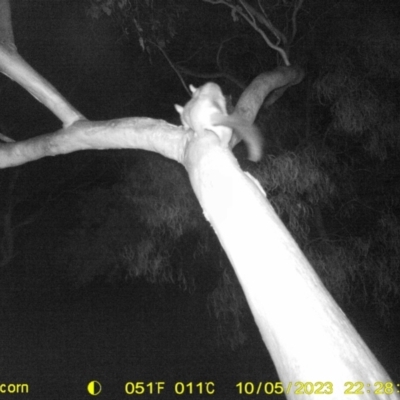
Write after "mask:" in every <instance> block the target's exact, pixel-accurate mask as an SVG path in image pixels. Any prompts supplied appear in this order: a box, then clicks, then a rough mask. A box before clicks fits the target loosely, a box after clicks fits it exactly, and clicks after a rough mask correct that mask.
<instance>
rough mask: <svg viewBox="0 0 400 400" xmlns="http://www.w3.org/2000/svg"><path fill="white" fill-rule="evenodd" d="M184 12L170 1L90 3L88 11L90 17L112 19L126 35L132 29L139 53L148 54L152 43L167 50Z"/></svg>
mask: <svg viewBox="0 0 400 400" xmlns="http://www.w3.org/2000/svg"><path fill="white" fill-rule="evenodd" d="M185 12H186V7H185V6H183V5H179V4H178V3H177V2H175V1H173V0H145V1H142V0H90V3H89V7H88V9H87V13H88V15H89V16H91V17H92V18H95V19H98V18H100V16H101V15H102V14H105V15H107V16H109V17H110V16H112V17H113V18H114V20H115V21H116V23H117V24H118V25H119V26H120V27H121V28H122V30H123V31H125V33H130V31H131V30H132V31H133V32H134V33H135V34H136V35H137V36H138V40H139V44H140V47H141V48H142V50H143V51H146V52H148V53H149V54H150V53H152V46H153V45H154V44H155V45H157V46H158V47H160V48H165V47H166V45H167V44H168V43H169V42H170V41H171V39H172V38H173V37H174V36H175V35H176V29H177V28H176V25H177V20H178V18H179V17H180V15H181V14H183V13H185ZM132 28H133V29H132Z"/></svg>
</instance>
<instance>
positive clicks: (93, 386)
mask: <svg viewBox="0 0 400 400" xmlns="http://www.w3.org/2000/svg"><path fill="white" fill-rule="evenodd" d="M87 391H88V392H89V393H90V394H91V395H92V396H97V395H98V394H99V393H100V392H101V384H100V382H98V381H91V382H89V384H88V385H87Z"/></svg>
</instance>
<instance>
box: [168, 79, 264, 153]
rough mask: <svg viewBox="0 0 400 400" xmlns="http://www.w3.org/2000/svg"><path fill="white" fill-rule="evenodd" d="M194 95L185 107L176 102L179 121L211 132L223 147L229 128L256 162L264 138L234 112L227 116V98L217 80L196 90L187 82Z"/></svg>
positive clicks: (228, 135)
mask: <svg viewBox="0 0 400 400" xmlns="http://www.w3.org/2000/svg"><path fill="white" fill-rule="evenodd" d="M190 90H191V91H192V93H193V95H192V98H191V99H190V100H189V102H188V103H187V104H186V105H185V106H184V107H182V106H179V105H175V108H176V110H177V111H178V112H179V114H180V116H181V121H182V124H183V126H184V127H185V128H187V129H189V128H190V129H193V130H194V131H195V132H199V133H205V131H206V130H208V131H212V132H214V133H215V134H216V135H217V136H218V137H219V138H220V140H221V143H222V144H223V145H224V146H228V145H229V142H230V139H231V136H232V130H233V131H234V135H237V136H238V137H239V138H240V139H242V140H243V141H244V142H245V144H246V146H247V150H248V153H249V159H250V160H251V161H259V160H260V159H261V156H262V148H263V140H262V136H261V133H260V132H259V130H258V129H257V127H256V126H254V125H253V124H250V123H249V122H247V121H246V120H245V119H244V118H243V117H241V116H239V115H235V114H231V115H228V112H227V110H226V100H225V97H224V95H223V93H222V90H221V88H220V87H219V86H218V85H217V84H216V83H212V82H209V83H206V84H205V85H203V86H201V87H199V88H198V89H196V88H195V87H194V86H192V85H190Z"/></svg>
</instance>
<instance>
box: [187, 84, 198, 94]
mask: <svg viewBox="0 0 400 400" xmlns="http://www.w3.org/2000/svg"><path fill="white" fill-rule="evenodd" d="M189 89H190V91H191V92H192V93H194V92H195V91H196V90H197V88H196V87H194V86H193V85H189Z"/></svg>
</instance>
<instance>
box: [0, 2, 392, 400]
mask: <svg viewBox="0 0 400 400" xmlns="http://www.w3.org/2000/svg"><path fill="white" fill-rule="evenodd" d="M0 36H1V37H0V71H1V72H3V73H4V74H6V75H7V76H9V77H10V78H11V79H14V80H15V81H16V82H18V83H19V84H20V85H22V86H23V87H25V88H26V89H27V90H28V91H30V93H31V94H32V95H34V96H35V97H36V98H37V99H38V100H39V101H41V102H42V103H43V104H44V105H45V106H46V107H47V108H49V109H50V110H51V111H52V112H53V113H54V114H55V115H57V117H58V118H59V119H60V120H61V122H62V124H63V127H64V128H63V129H60V130H59V131H58V132H55V133H53V134H47V135H42V136H39V137H36V138H33V139H29V140H26V141H20V142H17V143H14V142H13V140H11V139H10V138H7V137H5V136H4V135H0V140H1V139H2V140H3V141H5V142H6V143H3V144H0V168H7V167H10V166H15V165H20V164H24V163H27V162H29V161H33V160H36V159H39V158H42V157H45V156H54V155H57V154H65V153H70V152H73V151H78V150H85V149H110V148H113V149H115V148H125V149H126V148H140V149H145V150H149V151H155V152H158V153H160V154H162V155H164V156H166V157H169V158H171V159H174V160H176V161H178V162H181V163H182V164H183V165H184V166H185V167H186V169H187V170H188V173H189V176H190V181H191V183H192V186H193V189H194V191H195V193H196V195H197V197H198V199H199V201H200V204H201V206H202V207H203V210H204V215H205V216H206V218H207V219H208V220H209V221H210V223H211V225H212V226H213V228H214V230H215V232H216V233H217V235H218V238H219V240H220V241H221V244H222V246H223V247H224V249H225V251H226V253H227V254H228V256H229V258H230V260H231V262H232V265H233V267H234V269H235V271H236V274H237V275H238V277H239V280H240V282H241V285H242V287H243V289H244V292H245V294H246V297H247V300H248V302H249V305H250V308H251V310H252V312H253V314H254V318H255V321H256V323H257V325H258V327H259V329H260V332H261V335H262V338H263V340H264V342H265V344H266V346H267V348H268V350H269V352H270V353H271V356H272V359H273V361H274V363H275V366H276V368H277V371H278V374H279V377H280V379H281V381H282V384H278V383H277V384H275V391H276V392H277V393H280V392H281V393H285V394H286V396H287V397H288V398H289V399H301V398H305V399H313V398H315V399H317V398H318V399H320V398H321V394H327V395H328V397H329V398H330V399H342V398H345V397H347V393H346V390H348V391H349V392H348V394H351V393H353V395H352V396H351V397H352V398H353V399H354V398H360V399H374V398H375V399H377V398H383V395H384V394H385V393H386V395H390V398H399V397H398V395H397V394H396V393H394V392H393V393H391V392H390V390H391V386H390V384H386V383H387V382H390V381H391V380H390V378H389V376H388V375H387V373H386V372H385V370H384V369H383V368H382V366H381V365H380V363H379V362H378V361H377V359H376V358H375V357H374V355H373V354H372V353H371V351H370V350H369V349H368V347H367V346H366V345H365V343H364V342H363V340H362V339H361V338H360V336H359V335H358V333H357V332H356V331H355V330H354V328H353V327H352V325H351V324H350V322H349V320H348V319H347V318H346V316H345V315H344V314H343V312H342V311H341V310H340V308H339V307H338V306H337V304H336V303H335V302H334V300H333V299H332V297H331V296H330V294H329V293H328V292H327V290H326V289H325V287H324V286H323V284H322V283H321V281H320V279H319V278H318V276H317V275H316V273H315V272H314V270H313V269H312V267H311V266H310V264H309V263H308V261H307V260H306V259H305V257H304V255H303V254H302V252H301V251H300V250H299V248H298V246H297V245H296V243H295V242H294V240H293V239H292V237H291V236H290V234H289V233H288V231H287V230H286V229H285V227H284V226H283V224H282V222H281V221H280V219H279V218H278V217H277V215H276V214H275V212H274V210H273V209H272V207H271V205H270V204H269V202H268V201H267V199H266V197H265V195H264V193H263V192H262V189H261V188H260V186H259V185H258V184H257V183H256V181H255V180H254V179H253V178H251V176H250V175H248V174H246V173H244V172H243V171H241V169H240V168H239V166H238V163H237V161H236V160H235V158H234V157H233V155H232V153H231V151H230V150H229V149H228V148H224V147H222V146H221V143H220V142H219V140H218V138H217V137H216V135H214V134H212V133H207V132H204V133H203V134H199V133H197V134H195V133H194V132H192V131H186V130H184V129H182V128H181V127H176V126H173V125H170V124H167V123H166V122H165V121H157V120H152V119H148V118H126V119H120V120H112V121H105V122H91V121H87V120H86V119H85V118H84V117H83V116H82V114H80V113H79V112H78V111H77V110H75V109H74V108H73V107H72V106H71V105H70V104H69V103H68V102H67V101H66V100H65V99H64V98H63V97H62V96H61V95H60V94H59V93H58V92H57V90H56V89H55V88H54V87H53V86H52V85H50V84H49V83H48V82H47V81H46V80H45V79H43V78H42V77H41V76H39V75H38V74H37V73H36V72H35V71H34V70H33V69H32V68H31V67H30V66H29V65H28V64H27V63H26V62H25V61H24V60H23V59H22V58H21V57H20V56H19V54H18V53H17V51H16V48H15V45H14V43H13V35H12V30H11V21H10V13H9V4H8V1H7V0H0ZM299 79H301V74H300V73H299V71H298V70H296V69H295V68H286V67H281V68H278V69H277V70H276V71H273V72H271V73H267V74H263V75H261V76H260V77H258V78H257V79H256V81H255V82H253V84H252V85H251V86H250V87H249V88H248V89H247V90H246V91H245V92H246V93H245V95H246V96H247V94H248V95H249V96H251V95H254V97H253V99H254V101H253V103H252V102H248V101H247V100H248V99H249V98H247V100H246V99H245V98H242V100H241V101H239V103H238V109H237V110H238V113H241V114H242V115H244V116H246V118H248V119H249V120H251V119H252V118H254V116H255V114H254V109H255V108H257V107H260V106H261V103H262V101H263V100H264V99H265V97H266V96H268V94H269V93H270V92H273V91H274V90H275V89H277V88H285V87H288V86H290V84H293V83H296V82H297V81H298V80H299ZM281 94H282V91H280V92H278V94H277V95H275V97H279V95H281ZM272 95H273V96H274V94H273V93H272ZM243 99H244V100H243ZM250 103H252V104H253V106H251V107H250V109H249V108H246V105H248V104H250ZM254 104H255V106H254ZM251 109H252V110H253V113H251V112H250V113H249V110H251ZM267 378H268V377H266V379H267ZM356 382H361V383H358V384H357V385H356V386H354V385H353V384H355V383H356ZM378 382H382V385H383V386H382V387H380V386H379V383H378ZM376 384H377V385H376ZM361 385H364V387H363V388H361ZM367 385H370V386H367ZM392 388H393V387H392ZM242 389H243V388H242ZM357 389H359V390H360V391H362V393H361V392H359V393H358V394H354V393H356V390H357ZM393 389H394V390H395V389H396V388H395V387H394V388H393ZM238 390H239V388H238ZM249 390H250V389H249V387H247V391H249ZM254 390H255V391H258V390H259V391H260V392H261V393H262V392H263V391H265V390H267V391H268V393H270V391H271V387H270V386H268V387H266V386H260V387H258V386H256V387H255V388H254ZM296 390H297V392H296ZM375 390H383V392H377V393H374V391H375ZM384 397H385V398H387V397H388V396H384Z"/></svg>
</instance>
